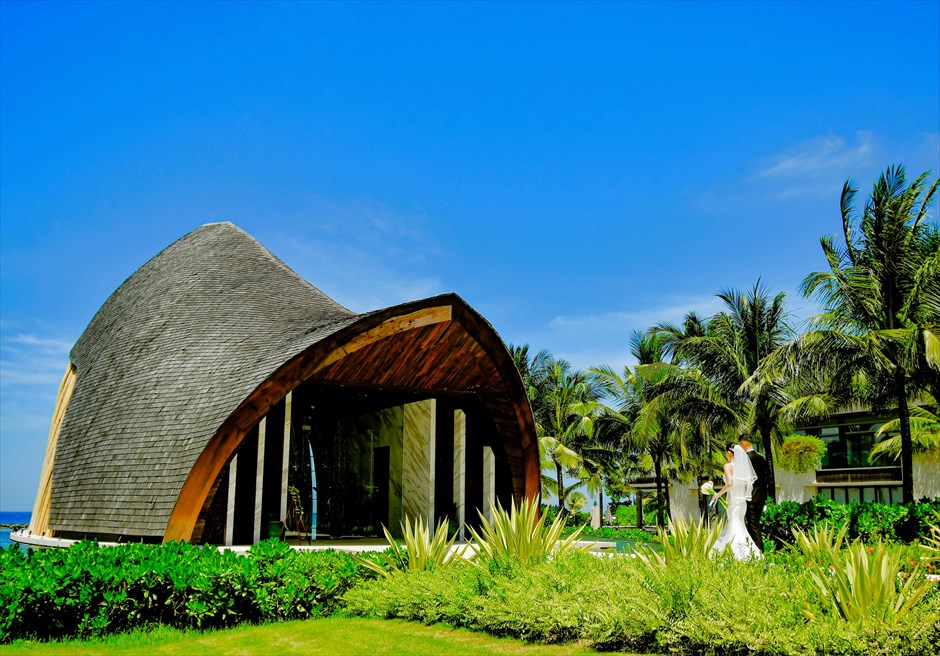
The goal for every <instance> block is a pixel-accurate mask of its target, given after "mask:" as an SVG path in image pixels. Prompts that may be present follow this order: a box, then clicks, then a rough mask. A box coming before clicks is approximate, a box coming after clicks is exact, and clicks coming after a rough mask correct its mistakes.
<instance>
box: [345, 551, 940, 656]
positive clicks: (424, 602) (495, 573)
mask: <svg viewBox="0 0 940 656" xmlns="http://www.w3.org/2000/svg"><path fill="white" fill-rule="evenodd" d="M885 549H886V550H888V551H889V552H890V553H895V552H898V553H901V551H900V549H901V548H900V547H897V546H886V547H885ZM905 549H906V548H905ZM905 553H906V552H905ZM774 558H775V560H774V562H773V563H768V562H766V561H757V562H743V563H742V562H737V561H733V560H730V559H727V558H718V559H710V558H679V559H677V560H674V561H673V562H671V563H670V564H668V565H666V566H663V567H656V568H652V569H651V568H649V566H648V565H645V564H644V563H643V562H642V561H641V560H640V559H637V558H630V557H624V556H610V557H601V558H599V557H595V556H592V555H589V554H580V553H572V554H568V555H566V556H559V557H557V558H553V559H551V560H547V561H542V562H538V563H535V564H533V565H530V566H521V567H519V568H516V569H514V570H513V571H511V572H506V571H502V570H491V569H479V568H461V567H457V568H452V569H449V570H445V571H439V572H418V573H413V574H412V573H407V574H405V575H404V576H401V577H393V578H391V579H377V580H373V581H369V582H366V583H364V584H363V585H362V586H358V587H356V588H354V589H352V590H350V591H349V592H348V593H346V595H345V596H344V600H345V601H346V604H347V610H348V611H349V612H351V613H352V614H354V615H365V616H378V617H398V618H403V619H410V620H416V621H421V622H425V623H434V622H445V623H447V624H450V625H452V626H460V627H467V628H471V629H475V630H481V631H487V632H489V633H492V634H495V635H511V636H515V637H521V638H523V639H526V640H530V641H538V642H568V643H571V642H575V641H576V642H578V643H579V644H584V645H589V646H591V647H593V648H595V649H597V650H604V651H629V652H655V653H677V654H703V655H704V654H716V653H722V654H750V653H759V654H764V655H767V656H773V655H786V656H797V655H800V656H802V655H804V654H820V655H822V654H840V655H842V656H861V655H863V654H864V655H866V656H867V655H868V654H880V655H884V656H887V655H888V654H906V655H910V656H913V655H914V654H922V653H930V650H931V648H932V645H933V644H934V641H936V640H937V638H938V637H940V633H938V625H937V623H936V622H937V619H938V618H940V615H938V613H940V595H938V594H937V593H936V592H928V593H927V594H925V595H924V596H923V597H922V598H921V599H919V600H918V601H917V602H916V603H914V604H912V605H911V607H910V609H909V611H908V612H907V614H905V615H901V616H898V617H897V618H896V624H895V625H894V626H889V625H884V624H879V623H875V622H868V623H866V622H863V623H857V622H846V621H845V620H844V619H843V618H842V616H841V615H839V614H838V613H837V612H834V611H833V609H832V606H831V603H830V601H829V600H828V599H827V598H825V597H821V596H820V590H819V587H818V584H817V583H816V581H815V580H814V578H813V571H814V570H813V568H808V567H806V564H805V558H804V557H803V556H802V555H797V554H794V553H789V552H788V553H782V554H779V555H775V556H774Z"/></svg>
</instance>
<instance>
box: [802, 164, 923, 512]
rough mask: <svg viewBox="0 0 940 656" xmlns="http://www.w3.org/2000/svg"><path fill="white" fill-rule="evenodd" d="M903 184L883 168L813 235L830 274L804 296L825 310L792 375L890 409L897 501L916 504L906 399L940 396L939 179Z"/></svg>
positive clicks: (901, 174)
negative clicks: (808, 374) (829, 231)
mask: <svg viewBox="0 0 940 656" xmlns="http://www.w3.org/2000/svg"><path fill="white" fill-rule="evenodd" d="M928 175H929V174H928V173H924V174H923V175H921V176H920V177H919V178H917V179H916V180H914V181H913V182H911V183H910V184H908V183H907V179H906V171H905V170H904V167H903V166H896V167H890V168H888V170H887V171H885V173H883V174H882V175H881V176H880V178H879V179H878V181H877V182H876V183H875V185H874V187H873V189H872V193H871V195H870V196H869V198H868V199H867V201H866V202H865V204H864V206H863V207H862V209H861V211H859V210H857V209H856V208H855V207H854V205H853V203H854V198H855V194H856V192H857V190H856V189H855V188H854V187H853V186H852V185H851V183H850V182H848V181H847V182H846V183H845V185H844V186H843V188H842V199H841V210H842V217H841V218H842V235H841V239H840V242H843V243H837V241H836V239H835V238H833V237H832V236H824V237H823V238H822V239H821V245H822V249H823V253H824V254H825V256H826V260H827V264H828V265H829V269H828V270H827V271H818V272H814V273H811V274H809V275H808V276H807V277H806V279H805V280H804V281H803V283H802V290H803V293H804V295H805V296H807V297H813V298H815V299H816V300H817V301H818V302H819V303H820V305H821V306H822V307H823V312H822V313H821V314H818V315H816V316H815V317H813V319H812V320H811V330H810V331H808V332H807V333H805V334H803V335H801V336H800V337H799V338H797V339H796V340H795V341H794V343H793V346H792V347H791V349H790V351H791V354H792V356H793V357H788V358H787V361H788V364H789V370H790V372H796V371H807V370H809V371H812V370H822V371H825V372H826V375H827V377H828V379H829V381H830V384H829V390H828V391H829V392H830V394H831V395H832V396H833V397H834V398H836V399H837V400H838V397H839V396H841V397H842V399H841V400H842V401H843V402H844V401H845V400H846V399H851V400H859V401H863V402H864V403H866V404H867V405H870V406H871V407H873V408H876V409H879V408H887V407H892V408H896V409H897V412H898V419H899V422H898V429H899V430H900V433H901V435H900V440H899V441H900V454H901V455H900V460H901V470H902V476H901V478H902V480H903V486H902V490H903V499H904V502H905V503H911V502H913V501H914V488H913V443H912V435H911V425H910V421H909V418H908V407H909V403H910V402H911V400H912V399H913V398H916V396H917V391H918V389H926V390H927V391H929V392H930V393H931V394H932V395H933V396H934V397H936V396H938V395H940V376H938V375H937V368H938V366H940V325H938V317H940V235H938V228H937V225H936V224H935V223H932V222H930V221H929V220H927V211H928V208H929V206H930V204H931V202H932V200H933V197H934V195H935V194H936V192H937V189H938V183H940V181H934V183H933V184H932V185H930V187H929V188H927V187H926V181H927V178H928Z"/></svg>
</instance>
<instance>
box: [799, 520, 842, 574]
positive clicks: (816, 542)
mask: <svg viewBox="0 0 940 656" xmlns="http://www.w3.org/2000/svg"><path fill="white" fill-rule="evenodd" d="M848 530H849V525H848V524H845V525H843V527H842V528H841V529H840V530H838V531H837V530H836V529H835V527H834V526H831V525H830V524H828V523H825V522H823V523H820V524H817V525H816V526H814V527H813V529H812V530H811V531H808V532H804V531H802V530H800V529H798V528H794V529H792V532H793V537H794V541H793V543H792V544H791V545H790V547H792V548H793V549H795V550H797V551H801V552H803V555H804V556H806V557H807V558H809V559H811V560H813V561H815V562H817V563H821V564H825V565H829V564H833V563H834V562H835V561H836V559H837V557H838V555H839V551H840V550H841V549H842V547H843V546H845V534H846V533H847V532H848Z"/></svg>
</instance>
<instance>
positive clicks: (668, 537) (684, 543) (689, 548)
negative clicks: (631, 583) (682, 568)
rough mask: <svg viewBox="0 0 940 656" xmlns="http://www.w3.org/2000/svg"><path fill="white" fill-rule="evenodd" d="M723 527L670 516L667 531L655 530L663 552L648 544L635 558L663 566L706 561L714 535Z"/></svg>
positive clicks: (716, 536) (720, 523) (716, 537)
mask: <svg viewBox="0 0 940 656" xmlns="http://www.w3.org/2000/svg"><path fill="white" fill-rule="evenodd" d="M723 528H724V522H721V521H719V522H714V523H712V524H707V523H705V521H704V519H702V518H699V519H698V520H686V519H683V518H682V517H673V518H672V519H670V520H669V530H668V532H667V531H666V530H664V529H662V528H658V529H656V532H657V534H658V535H659V541H660V542H661V543H662V546H663V551H662V553H659V552H657V551H654V550H653V549H652V548H650V547H649V546H648V545H644V547H643V548H642V549H641V550H640V552H638V554H637V555H638V556H639V557H640V558H641V559H642V560H643V561H644V562H645V563H647V564H650V565H659V566H666V565H668V564H670V563H674V562H676V561H678V560H680V559H685V558H708V557H709V555H710V554H711V550H712V547H713V546H714V545H715V541H716V540H717V539H718V535H719V534H720V533H721V531H722V529H723Z"/></svg>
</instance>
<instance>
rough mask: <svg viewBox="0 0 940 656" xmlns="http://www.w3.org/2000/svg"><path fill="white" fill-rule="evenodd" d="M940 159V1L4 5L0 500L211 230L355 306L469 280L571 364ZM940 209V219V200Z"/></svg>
mask: <svg viewBox="0 0 940 656" xmlns="http://www.w3.org/2000/svg"><path fill="white" fill-rule="evenodd" d="M893 163H904V164H905V165H907V167H908V170H909V171H910V172H911V173H913V174H917V173H920V172H923V171H925V170H928V169H932V170H934V171H938V170H940V3H938V2H913V3H905V2H891V3H879V2H858V3H853V2H836V3H811V2H803V3H797V2H790V3H764V2H762V3H745V2H731V3H705V2H695V3H681V2H669V3H663V4H655V3H620V4H614V3H601V4H590V3H578V4H554V3H553V4H536V3H523V4H495V3H474V4H455V3H446V4H431V3H417V4H393V3H381V4H367V3H361V4H326V3H323V4H320V3H317V4H312V3H275V2H270V3H262V4H253V3H249V2H239V3H231V4H224V3H195V4H188V3H183V2H173V3H140V4H133V3H111V2H106V3H78V2H72V3H57V4H43V3H36V2H30V3H26V2H3V3H2V5H0V227H2V231H0V274H2V281H0V509H2V510H21V509H24V510H25V509H29V508H31V507H32V501H33V496H34V494H35V486H36V482H37V480H38V475H39V469H40V466H41V462H42V457H43V453H44V450H45V443H46V437H47V433H48V427H49V421H50V415H51V412H52V407H53V404H54V399H55V394H56V390H57V388H58V384H59V380H60V378H61V375H62V373H63V371H64V370H65V366H66V364H67V362H68V351H69V349H70V347H71V345H72V344H73V343H74V342H75V340H76V339H77V338H78V336H79V335H80V333H81V331H82V329H83V328H84V326H85V325H86V324H87V323H88V321H89V320H90V319H91V317H92V315H93V314H94V313H95V311H96V310H97V309H98V307H99V306H100V305H101V304H102V303H103V302H104V301H105V299H106V298H107V297H108V295H109V294H110V293H111V292H112V291H113V290H114V289H115V288H116V287H117V286H118V285H119V284H120V283H121V282H122V281H123V280H124V279H125V278H126V277H127V276H129V275H130V274H131V273H133V272H134V270H135V269H136V268H137V267H139V266H140V265H142V264H143V263H144V262H146V261H147V260H148V259H149V258H150V257H152V256H153V255H155V254H156V253H157V252H158V251H160V250H161V249H162V248H164V247H165V246H167V245H168V244H170V243H171V242H173V241H174V240H176V239H177V238H179V237H181V236H182V235H184V234H185V233H187V232H189V231H190V230H193V229H195V228H196V227H198V226H199V225H202V224H203V223H208V222H212V221H219V220H228V221H232V222H233V223H235V224H237V225H239V226H241V227H242V228H244V229H245V230H246V231H248V232H249V233H250V234H252V235H253V236H254V237H256V238H257V239H258V240H259V241H260V242H261V243H262V244H264V245H265V246H266V247H267V248H268V249H269V250H271V251H272V252H273V253H274V254H275V255H277V256H278V257H280V258H281V259H282V260H284V261H285V262H286V263H287V264H288V265H290V266H291V267H292V268H294V269H295V270H296V271H297V272H298V273H299V274H300V275H302V276H303V277H305V278H306V279H307V280H309V281H311V282H312V283H313V284H315V285H317V286H318V287H320V288H321V289H323V291H325V292H326V293H328V294H329V295H330V296H332V297H334V298H335V299H336V300H338V301H339V302H340V303H343V304H344V305H346V306H347V307H350V308H352V309H354V310H369V309H373V308H377V307H384V306H387V305H391V304H395V303H398V302H402V301H406V300H411V299H415V298H421V297H424V296H428V295H433V294H437V293H441V292H447V291H453V292H456V293H458V294H460V295H461V296H463V297H464V298H465V299H466V300H467V301H469V302H470V304H471V305H473V306H474V307H475V308H477V309H478V310H479V311H480V312H481V313H482V314H483V315H484V316H485V317H486V318H487V319H489V321H490V322H491V323H492V324H493V325H494V326H495V328H496V329H497V330H498V331H499V333H500V334H501V335H502V336H503V338H504V339H505V340H506V341H510V342H514V343H523V342H528V343H530V344H531V345H532V346H533V347H534V348H548V349H550V350H552V351H553V352H554V353H555V354H556V355H557V356H559V357H565V358H568V359H570V360H571V361H572V362H573V363H574V364H575V365H577V366H581V367H583V366H589V365H592V364H599V363H609V364H612V365H615V366H618V367H619V366H621V365H623V364H624V363H625V362H627V360H628V358H627V342H628V338H629V335H630V332H631V331H632V330H635V329H643V328H646V327H647V326H649V325H650V324H652V323H656V322H659V321H664V320H673V321H677V320H679V319H681V317H682V316H683V315H684V314H685V313H686V312H687V311H689V310H696V311H698V312H699V313H701V314H703V315H709V314H712V313H713V312H715V311H716V310H717V309H718V305H717V303H716V301H715V299H714V294H715V293H716V292H718V291H719V290H721V289H722V288H725V287H737V288H744V287H749V286H751V285H753V283H754V282H755V281H756V280H757V278H758V277H761V276H762V277H763V280H764V281H765V282H766V283H767V284H768V286H769V287H770V288H771V289H772V290H773V291H785V292H787V293H788V295H789V297H790V301H791V303H790V304H791V308H792V309H793V310H794V311H795V314H796V316H797V317H804V316H807V315H808V314H811V313H812V307H811V306H810V305H809V304H808V302H806V301H804V300H802V299H801V298H799V297H798V296H797V295H796V291H795V290H796V288H797V286H798V284H799V282H800V281H801V280H802V279H803V277H804V276H805V275H806V274H807V273H809V272H810V271H814V270H818V269H821V268H822V267H823V266H824V261H823V258H822V255H821V251H820V248H819V237H820V236H821V235H823V234H829V233H836V232H838V231H839V229H840V224H839V214H838V201H839V192H840V190H841V184H842V182H843V181H844V180H845V179H846V178H852V179H854V180H856V181H857V183H858V184H859V185H860V186H861V187H862V189H863V191H865V190H867V189H868V188H869V187H870V185H871V183H872V182H873V180H874V179H875V177H876V176H877V175H878V173H879V172H880V171H882V170H884V169H885V168H886V167H887V166H888V165H889V164H893ZM935 216H936V213H935Z"/></svg>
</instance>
